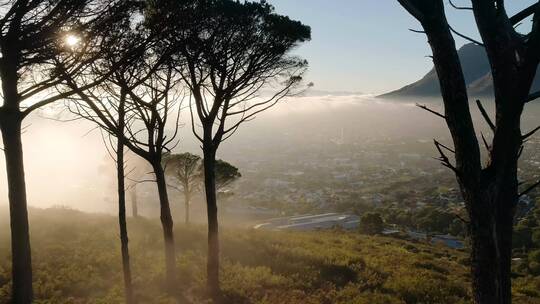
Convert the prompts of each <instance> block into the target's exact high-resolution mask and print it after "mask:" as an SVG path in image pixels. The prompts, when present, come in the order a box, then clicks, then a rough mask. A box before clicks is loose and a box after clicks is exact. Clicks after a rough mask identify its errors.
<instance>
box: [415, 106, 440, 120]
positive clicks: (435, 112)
mask: <svg viewBox="0 0 540 304" xmlns="http://www.w3.org/2000/svg"><path fill="white" fill-rule="evenodd" d="M416 106H417V107H419V108H420V109H423V110H426V111H428V112H430V113H432V114H435V115H437V116H439V117H440V118H442V119H446V116H444V115H443V114H441V113H439V112H437V111H435V110H432V109H430V108H428V107H427V105H421V104H419V103H417V104H416Z"/></svg>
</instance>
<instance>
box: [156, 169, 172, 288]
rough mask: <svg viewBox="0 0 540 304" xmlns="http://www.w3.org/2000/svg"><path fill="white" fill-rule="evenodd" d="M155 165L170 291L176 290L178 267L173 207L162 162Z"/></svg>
mask: <svg viewBox="0 0 540 304" xmlns="http://www.w3.org/2000/svg"><path fill="white" fill-rule="evenodd" d="M152 166H153V167H154V173H155V175H156V183H157V187H158V192H159V204H160V213H161V214H160V219H161V225H162V227H163V239H164V244H165V272H166V280H167V282H166V283H167V287H168V289H169V292H174V289H175V283H176V282H175V281H176V280H175V277H176V276H175V268H176V253H175V251H176V250H175V247H174V234H173V219H172V215H171V208H170V205H169V196H168V193H167V182H166V180H165V172H164V171H163V167H162V165H161V162H159V161H158V162H156V163H154V164H152Z"/></svg>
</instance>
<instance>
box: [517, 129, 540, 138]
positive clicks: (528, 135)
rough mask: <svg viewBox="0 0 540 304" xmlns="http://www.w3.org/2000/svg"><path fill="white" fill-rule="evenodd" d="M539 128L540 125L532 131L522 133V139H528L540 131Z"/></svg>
mask: <svg viewBox="0 0 540 304" xmlns="http://www.w3.org/2000/svg"><path fill="white" fill-rule="evenodd" d="M538 130H540V126H538V127H536V128H534V129H533V130H532V131H530V132H528V133H526V134H524V135H522V136H521V139H522V140H527V139H528V138H529V137H531V136H533V135H534V134H535V133H536V132H538Z"/></svg>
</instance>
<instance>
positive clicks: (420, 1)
mask: <svg viewBox="0 0 540 304" xmlns="http://www.w3.org/2000/svg"><path fill="white" fill-rule="evenodd" d="M398 1H399V3H400V4H401V5H402V6H403V7H404V8H405V9H406V10H407V11H408V12H409V13H410V14H411V15H412V16H413V17H414V18H416V19H417V20H418V21H419V22H420V24H421V25H422V27H423V29H424V32H425V34H426V35H427V37H428V40H429V44H430V46H431V49H432V51H433V61H434V64H435V69H436V71H437V75H438V76H439V83H440V87H441V92H442V97H443V102H444V114H441V113H436V112H435V111H433V110H430V109H428V108H427V107H424V109H428V110H430V112H432V113H436V114H437V115H438V116H439V117H441V118H443V119H445V121H446V123H447V125H448V128H449V130H450V133H451V135H452V140H453V143H454V148H450V147H447V146H445V145H443V144H441V143H439V142H438V141H435V145H436V147H437V150H438V152H439V154H440V160H441V162H442V163H443V165H445V166H446V167H449V168H450V169H451V170H452V171H453V172H454V173H455V175H456V178H457V181H458V183H459V186H460V190H461V194H462V195H463V199H464V201H465V204H466V208H467V212H468V215H469V219H470V224H469V225H468V229H469V235H470V236H471V245H472V250H471V269H472V276H473V292H474V300H475V302H476V303H482V304H484V303H490V304H491V303H493V304H506V303H511V301H512V300H511V281H510V280H511V278H510V271H511V270H510V266H511V257H512V230H513V220H514V214H515V210H516V205H517V202H518V198H519V197H520V196H521V195H524V194H526V193H528V192H529V191H531V189H532V188H534V186H536V185H537V184H535V185H533V186H532V187H529V188H527V189H525V190H524V191H522V192H521V193H520V192H519V189H518V188H519V183H518V178H517V171H518V170H517V168H518V158H519V156H520V155H521V151H522V149H523V147H522V145H523V142H524V140H526V139H527V138H529V137H530V136H531V135H533V134H534V132H536V131H537V130H538V129H535V130H533V131H531V132H529V133H526V134H522V132H521V126H520V118H521V114H522V112H523V107H524V105H525V104H526V103H527V102H529V101H532V100H533V99H535V98H537V97H539V96H540V92H532V93H531V92H530V90H531V85H532V82H533V79H534V77H535V73H536V69H537V66H538V62H539V60H540V4H538V3H536V4H533V5H531V6H529V7H528V8H526V9H524V10H523V11H521V12H519V13H518V14H516V15H514V16H513V17H509V16H508V14H507V12H506V9H505V5H504V1H503V0H472V7H469V8H466V9H468V10H471V11H472V12H473V13H474V17H475V20H476V24H477V27H478V30H479V32H480V36H481V38H482V42H480V41H475V40H473V39H470V38H468V37H467V36H465V35H462V34H460V35H461V36H462V37H465V38H466V39H470V40H473V41H474V42H475V43H476V44H479V45H481V46H483V47H484V48H485V49H486V52H487V54H488V58H489V62H490V65H491V72H492V75H493V85H494V93H495V112H496V113H495V120H494V121H492V119H491V118H490V116H489V114H488V113H487V111H486V110H485V109H484V107H483V106H482V103H481V102H480V101H477V106H478V107H479V109H480V112H481V113H482V115H483V117H484V119H485V120H486V122H487V124H488V125H489V127H490V128H491V130H492V131H493V139H492V141H491V143H488V140H487V139H486V138H485V137H484V136H483V135H482V139H483V141H484V143H485V146H486V148H487V150H488V156H489V161H488V162H487V164H486V165H485V166H482V164H481V157H480V147H479V144H478V139H477V136H476V132H475V129H474V125H473V121H472V118H471V114H470V109H469V98H468V96H467V88H466V85H465V81H464V75H463V71H462V67H461V64H460V61H459V57H458V54H457V51H456V46H455V42H454V39H453V37H452V32H453V29H452V28H451V27H450V25H449V24H448V22H447V19H446V16H445V11H444V3H443V1H442V0H433V1H424V0H398ZM530 16H533V18H532V19H533V23H532V29H531V31H530V33H528V34H520V33H518V32H516V30H515V28H514V26H515V25H516V24H517V23H519V22H521V21H522V20H524V19H526V18H528V17H530ZM448 153H453V154H454V155H455V157H454V159H455V163H454V164H453V163H452V162H451V161H450V158H449V157H448V156H447V155H446V154H448Z"/></svg>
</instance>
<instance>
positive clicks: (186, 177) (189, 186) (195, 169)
mask: <svg viewBox="0 0 540 304" xmlns="http://www.w3.org/2000/svg"><path fill="white" fill-rule="evenodd" d="M164 162H165V173H167V174H168V175H169V176H171V177H173V178H175V179H176V180H177V181H178V183H179V184H180V186H181V188H176V189H177V190H179V191H181V192H182V193H184V206H185V209H184V210H185V222H186V224H189V205H190V204H191V197H192V195H193V194H194V193H195V192H196V191H197V190H198V189H200V183H201V180H202V169H201V157H200V156H198V155H194V154H191V153H182V154H172V155H170V156H168V157H166V158H165V161H164Z"/></svg>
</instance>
